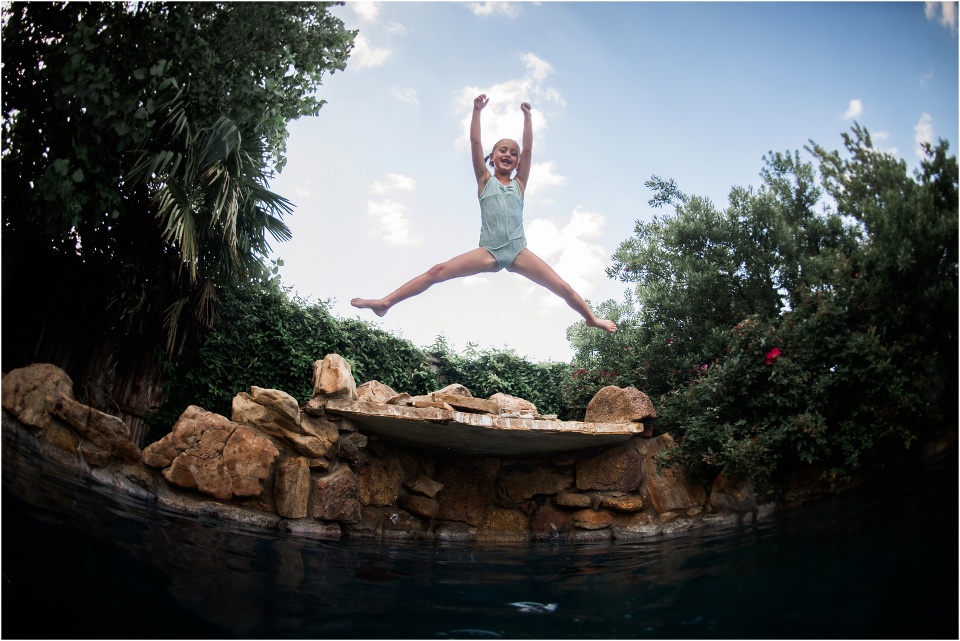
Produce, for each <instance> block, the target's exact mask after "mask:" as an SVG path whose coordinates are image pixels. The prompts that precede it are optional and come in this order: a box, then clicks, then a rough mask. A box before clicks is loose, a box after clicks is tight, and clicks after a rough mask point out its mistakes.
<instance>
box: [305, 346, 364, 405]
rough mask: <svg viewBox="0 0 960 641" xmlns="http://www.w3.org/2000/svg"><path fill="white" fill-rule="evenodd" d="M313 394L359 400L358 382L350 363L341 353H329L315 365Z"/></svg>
mask: <svg viewBox="0 0 960 641" xmlns="http://www.w3.org/2000/svg"><path fill="white" fill-rule="evenodd" d="M313 395H314V396H326V397H327V398H347V399H350V400H354V401H355V400H357V382H356V381H355V380H354V379H353V374H351V373H350V364H349V363H347V361H345V360H344V359H343V357H342V356H340V355H339V354H327V355H326V356H325V357H324V358H323V360H322V361H317V362H316V363H314V365H313Z"/></svg>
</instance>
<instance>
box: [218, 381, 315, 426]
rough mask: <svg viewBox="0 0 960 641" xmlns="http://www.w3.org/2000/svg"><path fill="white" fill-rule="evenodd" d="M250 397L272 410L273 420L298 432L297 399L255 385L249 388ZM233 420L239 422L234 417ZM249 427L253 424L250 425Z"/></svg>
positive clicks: (298, 408) (298, 412)
mask: <svg viewBox="0 0 960 641" xmlns="http://www.w3.org/2000/svg"><path fill="white" fill-rule="evenodd" d="M250 398H251V400H253V402H254V403H256V404H258V405H260V406H262V407H263V408H264V409H265V410H267V411H269V412H272V413H273V415H274V417H272V419H273V421H274V422H276V423H277V424H278V425H279V426H280V427H282V428H283V429H285V430H288V431H290V432H294V433H299V432H300V423H301V419H300V407H299V405H298V404H297V399H295V398H294V397H292V396H290V395H289V394H287V393H286V392H281V391H280V390H275V389H264V388H262V387H256V386H252V387H251V388H250ZM233 421H234V422H235V423H240V421H238V420H237V419H236V418H234V419H233ZM245 424H246V423H245ZM251 427H253V426H252V425H251Z"/></svg>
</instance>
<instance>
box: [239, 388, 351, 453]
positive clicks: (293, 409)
mask: <svg viewBox="0 0 960 641" xmlns="http://www.w3.org/2000/svg"><path fill="white" fill-rule="evenodd" d="M231 409H232V414H231V418H232V419H233V422H234V423H239V424H241V425H249V426H250V427H253V428H256V429H257V430H258V431H260V432H262V433H264V434H267V435H269V436H272V437H273V438H276V439H278V440H280V441H282V442H283V443H285V444H286V445H289V446H290V447H291V448H292V449H293V450H294V451H296V452H297V453H298V454H301V455H303V456H306V457H308V458H320V457H322V456H324V455H325V454H326V453H327V451H329V450H330V448H331V447H332V445H333V443H335V442H336V441H337V439H338V438H339V432H338V431H337V429H336V428H335V427H333V426H331V425H329V422H328V421H324V420H323V419H321V418H318V417H316V416H312V415H309V414H303V415H301V413H300V408H299V407H298V406H297V402H296V400H295V399H294V398H293V397H292V396H290V395H289V394H286V393H284V392H279V391H277V390H266V389H263V388H259V387H252V388H251V393H249V394H248V393H246V392H240V393H239V394H237V395H236V396H234V397H233V403H232V408H231Z"/></svg>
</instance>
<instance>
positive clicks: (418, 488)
mask: <svg viewBox="0 0 960 641" xmlns="http://www.w3.org/2000/svg"><path fill="white" fill-rule="evenodd" d="M403 485H404V487H406V488H407V489H408V490H410V491H411V492H416V493H417V494H422V495H423V496H427V497H430V498H435V497H436V496H437V493H438V492H439V491H440V490H442V489H443V484H442V483H437V482H436V481H434V480H433V479H432V478H430V477H429V476H427V475H426V474H421V475H420V476H418V477H417V478H415V479H412V480H409V481H406V482H404V484H403Z"/></svg>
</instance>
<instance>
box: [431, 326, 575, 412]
mask: <svg viewBox="0 0 960 641" xmlns="http://www.w3.org/2000/svg"><path fill="white" fill-rule="evenodd" d="M427 351H428V352H429V354H430V356H431V357H432V358H433V363H434V366H435V367H436V368H437V375H438V377H439V379H440V382H441V384H442V385H448V384H451V383H460V384H461V385H463V386H465V387H466V388H467V389H469V390H470V392H471V393H472V394H473V395H474V396H476V397H478V398H489V397H490V396H492V395H493V394H496V393H498V392H502V393H504V394H510V395H512V396H517V397H520V398H523V399H526V400H528V401H530V402H531V403H533V404H534V405H536V406H537V411H538V412H540V413H541V414H556V415H557V416H558V417H559V418H560V419H561V420H568V418H569V415H570V411H569V409H568V408H567V406H566V403H565V400H564V397H563V383H564V382H565V381H566V380H567V379H569V377H570V366H569V365H568V364H567V363H553V362H549V363H532V362H530V361H528V360H526V359H525V358H523V357H521V356H519V355H518V354H517V353H516V352H515V351H513V350H495V349H484V350H477V349H476V348H475V346H473V345H471V346H469V347H468V349H467V350H466V353H465V354H464V355H457V354H455V353H454V352H453V351H452V350H451V349H450V347H449V345H448V344H447V342H446V340H445V339H444V338H443V337H442V336H440V337H438V338H437V340H436V342H434V344H433V345H431V346H430V347H428V348H427Z"/></svg>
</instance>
